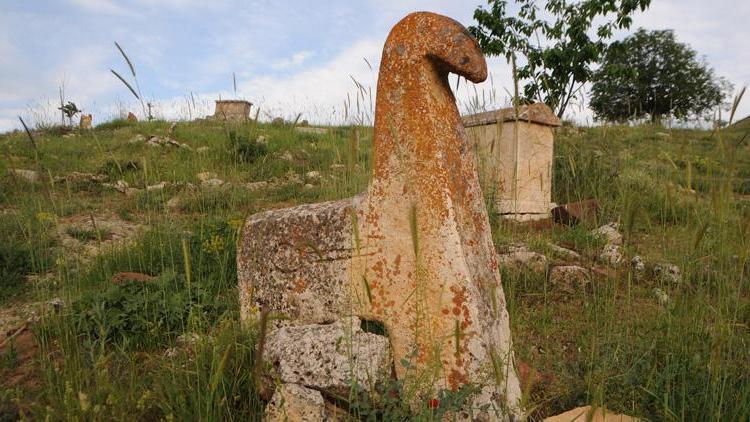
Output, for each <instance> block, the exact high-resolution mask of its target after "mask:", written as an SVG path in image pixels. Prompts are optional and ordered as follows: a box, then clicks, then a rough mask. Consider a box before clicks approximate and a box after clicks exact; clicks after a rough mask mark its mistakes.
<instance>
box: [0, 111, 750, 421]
mask: <svg viewBox="0 0 750 422" xmlns="http://www.w3.org/2000/svg"><path fill="white" fill-rule="evenodd" d="M360 131H361V136H360V138H361V142H360V145H359V148H356V147H355V145H354V143H353V142H352V139H353V138H354V135H353V130H352V128H347V127H344V128H330V130H329V131H328V132H327V133H324V134H315V133H300V132H298V131H296V130H294V129H293V128H291V127H289V126H269V125H254V124H252V123H249V124H246V125H241V126H235V127H225V126H224V125H221V124H219V123H216V122H210V121H202V122H194V123H179V124H177V125H176V127H174V128H173V130H172V131H171V133H170V124H169V123H167V122H150V123H127V122H113V123H110V124H106V125H102V126H100V127H98V128H96V129H94V130H91V131H85V132H81V133H78V134H76V135H75V136H73V137H70V136H67V137H63V135H62V134H61V133H54V132H45V133H37V134H36V136H35V145H36V148H35V147H34V146H33V145H32V143H31V142H30V140H29V139H28V138H27V137H26V135H25V134H23V133H14V134H5V135H0V152H1V153H2V154H3V160H2V161H1V162H0V177H2V179H1V180H0V215H2V219H0V233H2V242H0V261H1V262H2V263H3V265H2V270H0V271H3V273H2V277H1V278H0V309H4V310H5V311H3V312H5V314H7V313H10V312H11V311H10V310H12V312H16V313H23V312H24V311H26V310H28V312H31V310H37V314H38V315H43V316H42V317H41V318H40V320H39V321H38V322H37V323H35V324H33V336H31V335H29V338H26V339H25V340H26V341H24V338H23V336H19V337H18V338H17V340H16V341H14V342H12V344H13V346H12V347H6V348H5V349H4V350H3V351H2V355H1V356H0V379H2V380H3V381H2V387H3V388H2V389H0V420H2V419H3V418H4V417H6V416H7V417H10V418H12V417H14V415H19V414H22V415H25V416H27V417H29V418H31V419H33V420H37V419H44V418H50V419H51V420H70V419H74V418H78V419H84V420H89V419H95V420H112V419H117V420H133V419H137V420H157V419H167V420H186V419H202V420H225V419H232V420H235V419H247V418H250V419H252V420H258V419H259V412H260V409H262V406H263V402H262V400H261V397H260V392H259V391H258V390H257V381H258V379H259V378H258V374H256V373H255V370H254V369H253V368H254V367H255V366H254V365H253V362H254V358H255V355H254V353H255V349H254V345H255V340H256V336H257V333H256V332H255V331H254V329H253V327H250V328H249V329H242V328H240V327H239V324H238V303H237V290H236V270H235V261H234V259H235V242H236V239H237V235H238V231H239V229H240V227H241V224H242V221H243V219H244V218H245V217H246V216H247V215H249V214H251V213H255V212H258V211H262V210H266V209H272V208H279V207H286V206H290V205H294V204H301V203H309V202H318V201H325V200H331V199H337V198H344V197H347V196H351V195H353V194H355V193H357V192H360V191H362V190H364V189H365V187H366V185H367V181H368V178H369V168H370V155H369V153H370V144H371V131H370V130H369V129H360ZM138 135H141V136H138ZM743 135H744V132H743V131H742V130H741V129H740V128H732V129H729V130H727V131H724V132H719V133H712V132H706V131H693V130H674V131H666V130H664V129H662V128H652V127H636V128H630V127H601V128H590V129H586V128H573V127H565V128H561V129H560V130H559V131H558V132H557V134H556V147H555V148H556V152H555V169H554V186H553V189H554V193H553V200H554V201H556V202H558V203H565V202H571V201H578V200H583V199H589V198H596V199H598V201H599V203H600V207H601V210H600V215H599V219H598V221H590V222H586V223H585V224H583V225H580V226H576V227H567V226H551V227H532V226H528V225H517V224H513V223H510V222H507V221H503V220H500V219H498V218H494V217H493V218H492V224H493V235H494V239H495V241H496V243H497V245H498V246H502V245H505V244H510V243H515V242H524V243H525V244H527V245H529V247H530V248H532V249H533V250H536V251H538V252H542V253H545V254H546V255H548V256H550V257H551V259H556V258H555V257H554V255H553V253H552V251H551V250H550V248H549V242H553V243H555V244H558V245H565V246H569V247H571V248H575V249H576V250H577V251H578V252H579V253H580V254H581V255H582V256H583V258H582V259H583V260H584V261H585V262H588V263H589V264H590V265H592V266H595V267H596V268H598V269H597V271H596V277H595V280H594V281H593V282H592V283H591V285H590V286H589V287H587V288H585V289H578V290H575V291H573V292H571V291H569V290H566V289H562V288H561V287H560V286H555V285H551V284H550V283H549V282H548V281H547V276H546V274H538V273H537V274H535V273H530V272H522V273H512V272H509V271H505V272H504V278H503V283H504V287H505V289H506V295H507V298H508V307H509V312H510V315H511V321H512V325H513V326H512V330H513V339H514V343H515V346H516V349H517V355H518V359H519V361H520V362H521V363H522V364H523V366H524V368H525V369H524V370H523V371H522V372H524V371H525V372H526V373H527V375H526V376H524V378H525V379H529V376H528V373H531V374H532V375H531V376H530V378H531V379H532V380H533V379H537V381H536V382H528V383H526V396H527V402H528V409H529V410H530V411H531V412H532V419H536V418H540V417H542V416H545V415H550V414H555V413H559V412H561V411H564V410H567V409H569V408H571V407H574V406H576V405H582V404H588V403H600V404H605V405H606V406H608V407H609V408H610V409H613V410H617V411H621V412H626V413H628V414H631V415H634V416H640V417H645V418H647V419H651V420H664V419H685V420H747V419H748V418H750V379H748V377H747V374H748V373H750V297H749V295H748V293H749V292H748V272H749V270H750V264H749V263H748V259H749V258H750V201H748V200H747V198H748V197H749V196H748V195H750V148H749V147H748V145H747V142H748V141H744V143H743V142H741V140H742V139H743V138H742V137H743ZM151 136H158V137H161V138H154V139H155V140H154V141H153V142H150V141H149V139H150V138H151ZM166 137H170V138H172V139H173V140H175V141H176V143H175V145H166V146H154V144H155V143H156V141H157V140H162V141H163V140H164V139H165V138H166ZM259 138H260V140H261V141H265V143H260V144H259V143H257V142H255V140H258V139H259ZM179 144H183V145H186V146H179ZM9 169H29V170H35V171H37V172H38V173H37V175H38V180H37V181H34V182H29V181H27V180H26V179H25V178H24V177H23V175H21V174H18V173H9ZM76 172H77V173H78V174H77V173H76ZM201 173H205V174H201ZM212 179H218V180H220V181H221V182H223V183H221V184H220V182H219V181H217V180H212ZM118 181H122V182H118ZM264 181H268V182H269V183H267V184H263V183H257V182H264ZM123 182H124V183H123ZM162 182H164V183H163V184H162ZM108 185H111V186H108ZM118 189H119V190H118ZM610 221H618V222H620V227H621V228H622V230H623V232H624V235H625V246H624V250H625V253H626V258H628V259H629V258H630V257H632V256H634V255H636V254H638V255H640V256H643V257H644V258H645V259H646V260H647V261H648V262H655V263H656V262H669V263H672V264H676V265H678V266H679V267H680V269H681V273H682V281H681V282H679V283H669V282H666V281H664V280H663V279H661V278H659V277H656V276H654V275H653V274H649V275H646V276H643V277H636V275H635V274H634V272H633V271H632V270H631V268H630V267H629V266H628V265H627V264H626V265H623V266H621V267H618V268H601V266H598V265H597V264H595V262H594V261H595V256H596V248H597V247H598V246H599V243H598V239H596V238H595V237H593V236H592V235H591V234H590V233H589V230H590V229H592V228H595V227H597V226H598V225H599V224H603V223H606V222H610ZM122 272H137V273H142V274H146V275H148V276H151V277H154V279H153V280H151V281H149V282H130V283H127V282H120V281H121V280H119V279H115V280H113V276H115V275H116V274H118V273H122ZM118 277H122V276H121V275H120V276H118ZM656 289H658V291H659V292H663V293H666V295H667V296H668V300H660V299H659V297H658V295H656V294H655V291H656ZM52 298H60V299H61V300H62V302H63V303H64V305H63V306H61V307H59V308H60V309H59V310H55V309H56V308H57V307H58V306H55V304H54V303H53V304H49V303H48V301H49V300H50V299H52ZM41 309H46V311H44V312H42V311H41ZM3 312H0V318H1V317H3V316H4V315H5V314H4V313H3ZM16 317H17V315H16ZM372 406H374V407H375V408H376V409H377V410H378V411H379V412H386V411H389V412H391V411H392V410H393V409H390V410H389V409H386V407H389V406H390V407H394V406H395V407H399V405H398V404H394V403H391V402H390V401H378V400H373V402H372ZM399 412H401V413H399V414H405V412H406V410H405V409H404V408H399ZM391 414H392V413H391ZM422 416H424V415H422ZM424 417H425V418H429V415H427V416H424Z"/></svg>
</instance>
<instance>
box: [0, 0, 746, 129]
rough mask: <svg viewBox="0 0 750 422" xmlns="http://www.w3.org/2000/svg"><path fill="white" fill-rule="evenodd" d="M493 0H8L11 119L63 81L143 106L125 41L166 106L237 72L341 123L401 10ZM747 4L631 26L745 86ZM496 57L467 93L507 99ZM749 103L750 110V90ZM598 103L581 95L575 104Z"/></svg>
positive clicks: (738, 0)
mask: <svg viewBox="0 0 750 422" xmlns="http://www.w3.org/2000/svg"><path fill="white" fill-rule="evenodd" d="M483 2H484V0H432V1H427V0H325V1H305V0H294V1H292V0H289V1H283V0H275V1H271V0H266V1H262V0H255V1H253V0H245V1H241V0H236V1H235V0H212V1H206V0H56V1H51V0H36V1H17V0H0V131H4V130H11V129H14V128H17V127H18V119H17V116H19V115H20V116H23V117H24V118H25V119H28V120H30V121H32V122H34V123H39V122H41V123H51V122H56V121H57V120H58V119H59V114H57V113H58V112H56V111H54V107H55V105H56V103H57V102H58V101H59V100H58V96H59V94H58V91H59V87H60V86H61V85H64V87H65V96H66V98H67V99H68V100H71V101H73V102H75V103H76V104H77V105H78V106H79V107H80V108H82V109H84V110H85V111H86V112H91V113H94V120H95V123H96V122H101V121H104V120H108V119H111V118H113V117H115V116H117V115H118V113H121V112H123V111H125V110H133V111H136V112H139V113H140V109H139V108H138V106H137V105H136V104H135V103H134V102H133V98H132V96H131V95H130V93H129V92H128V91H127V89H126V88H125V87H124V86H123V85H122V84H121V83H120V82H119V81H118V80H117V79H116V78H115V77H114V76H113V75H112V74H111V73H110V72H109V69H110V68H113V69H115V70H117V71H119V72H120V73H121V74H123V75H124V74H127V73H128V69H127V66H126V65H125V63H124V61H123V59H122V57H121V56H120V55H119V53H118V52H117V50H116V49H115V46H114V44H113V42H114V41H118V42H119V43H120V44H121V45H122V46H123V48H124V49H125V51H126V52H127V53H128V55H129V56H130V58H131V59H132V60H133V62H134V64H135V67H136V72H137V75H138V79H139V83H140V88H141V92H142V93H143V95H144V97H146V99H147V100H149V101H151V102H153V103H154V105H155V114H157V115H158V116H161V117H165V118H169V119H187V118H190V117H195V116H196V115H202V114H207V113H211V112H212V109H213V105H212V104H213V102H212V101H213V100H214V99H216V98H218V97H219V96H221V97H222V98H232V97H235V93H234V88H233V82H232V74H233V73H235V74H236V81H237V93H236V96H237V97H240V98H244V99H247V100H249V101H252V102H253V103H255V104H259V105H260V106H261V113H262V114H261V116H262V117H264V118H268V117H270V116H284V117H287V118H289V117H292V116H295V115H296V114H297V113H303V116H304V117H303V118H308V119H310V120H311V121H319V122H331V123H336V122H340V121H341V120H342V119H343V118H344V112H345V111H344V108H345V107H344V103H345V102H346V101H347V96H348V98H349V100H348V101H349V103H348V104H349V105H348V107H347V116H349V118H350V119H351V118H352V116H353V115H356V114H357V112H356V110H357V100H356V98H357V95H356V92H357V89H356V87H355V83H354V82H353V79H354V80H357V81H358V82H359V83H361V84H362V86H364V87H365V88H366V89H367V88H370V87H371V88H372V90H373V91H374V89H375V83H376V81H377V66H378V62H379V58H380V50H381V49H382V44H383V41H384V40H385V38H386V36H387V33H388V30H389V29H390V27H391V26H392V25H393V24H394V23H395V22H397V21H398V20H399V18H401V17H402V16H404V15H405V14H407V13H408V12H411V11H415V10H429V11H434V12H438V13H442V14H446V15H448V16H451V17H453V18H455V19H457V20H458V21H460V22H462V23H464V24H465V25H467V26H468V25H471V24H472V14H473V11H474V9H475V8H476V7H477V5H479V4H482V3H483ZM748 17H750V2H749V1H747V0H712V1H710V2H709V1H705V0H653V1H652V6H651V8H650V9H649V10H648V11H646V12H645V13H640V14H638V15H636V16H635V23H634V25H633V27H634V28H635V27H639V26H641V27H645V28H648V29H666V28H671V29H674V30H675V31H676V34H677V37H678V39H679V40H680V41H683V42H687V43H690V44H691V45H692V46H693V47H694V48H695V49H696V50H697V51H698V52H699V53H701V54H703V55H705V56H706V58H707V60H708V61H709V62H710V63H711V65H712V66H713V67H714V68H715V69H716V71H717V73H718V74H720V75H722V76H725V77H726V78H728V79H729V80H730V81H732V82H733V83H734V84H735V86H738V87H739V86H742V85H744V84H746V83H748V82H750V48H749V47H748V40H750V25H748ZM622 35H623V34H620V36H622ZM489 64H490V71H491V74H492V76H493V77H492V81H488V82H485V83H483V84H480V85H478V86H476V87H471V86H467V85H461V86H459V99H460V100H461V101H463V104H464V105H465V104H466V103H467V102H468V100H469V98H470V97H473V96H478V97H479V98H482V96H484V100H485V101H490V98H494V102H495V103H497V105H503V102H504V101H506V98H507V92H508V91H512V82H511V77H510V72H509V70H508V66H507V65H506V64H505V63H504V61H503V60H500V59H492V60H489ZM371 66H372V68H371ZM475 89H476V90H475ZM493 92H494V97H493V95H492V93H493ZM191 93H192V98H193V99H192V100H188V98H190V97H191ZM372 94H373V95H374V92H373V93H372ZM193 103H194V104H195V106H193ZM368 104H369V94H367V95H366V98H365V100H364V101H361V100H360V114H362V113H366V111H367V109H368V107H369V105H368ZM740 114H741V115H742V116H744V115H747V114H750V98H748V99H747V100H746V101H745V102H744V104H743V106H742V108H741V113H740ZM589 116H590V114H589V113H588V112H587V111H586V110H585V109H583V108H582V107H578V108H574V109H573V110H571V116H570V117H572V118H576V119H579V120H581V121H586V119H587V118H589Z"/></svg>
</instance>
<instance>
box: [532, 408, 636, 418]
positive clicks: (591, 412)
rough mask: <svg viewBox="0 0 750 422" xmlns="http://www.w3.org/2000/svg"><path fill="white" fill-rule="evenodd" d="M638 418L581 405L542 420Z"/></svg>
mask: <svg viewBox="0 0 750 422" xmlns="http://www.w3.org/2000/svg"><path fill="white" fill-rule="evenodd" d="M638 420H639V419H637V418H634V417H632V416H628V415H620V414H616V413H613V412H610V411H608V410H607V409H605V408H601V407H592V406H583V407H577V408H575V409H573V410H568V411H567V412H565V413H561V414H559V415H555V416H549V417H547V418H544V422H584V421H586V422H637V421H638Z"/></svg>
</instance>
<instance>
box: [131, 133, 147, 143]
mask: <svg viewBox="0 0 750 422" xmlns="http://www.w3.org/2000/svg"><path fill="white" fill-rule="evenodd" d="M146 140H147V139H146V137H145V136H143V135H141V134H140V133H139V134H137V135H135V136H134V137H132V138H130V140H129V141H128V143H129V144H140V143H143V142H146Z"/></svg>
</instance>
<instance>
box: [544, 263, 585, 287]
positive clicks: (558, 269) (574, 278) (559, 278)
mask: <svg viewBox="0 0 750 422" xmlns="http://www.w3.org/2000/svg"><path fill="white" fill-rule="evenodd" d="M549 281H550V283H551V284H556V285H558V286H561V287H562V288H563V289H564V290H567V291H574V290H576V289H583V288H584V287H586V285H587V284H588V283H589V282H590V281H591V271H589V270H588V269H586V268H584V267H581V266H578V265H558V266H554V267H552V269H551V270H550V273H549Z"/></svg>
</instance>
